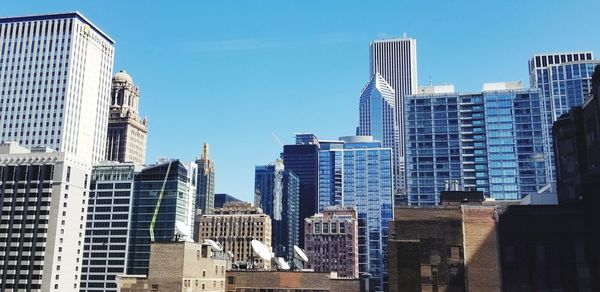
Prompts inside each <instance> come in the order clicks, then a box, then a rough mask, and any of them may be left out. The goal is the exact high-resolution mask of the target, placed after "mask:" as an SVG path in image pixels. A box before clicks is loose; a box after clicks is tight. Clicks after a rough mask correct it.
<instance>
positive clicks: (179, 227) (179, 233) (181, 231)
mask: <svg viewBox="0 0 600 292" xmlns="http://www.w3.org/2000/svg"><path fill="white" fill-rule="evenodd" d="M190 234H191V230H190V228H189V227H188V226H187V225H186V224H185V223H183V222H181V221H177V222H175V241H179V239H180V238H181V239H183V240H184V241H188V242H192V241H193V240H192V239H191V238H190Z"/></svg>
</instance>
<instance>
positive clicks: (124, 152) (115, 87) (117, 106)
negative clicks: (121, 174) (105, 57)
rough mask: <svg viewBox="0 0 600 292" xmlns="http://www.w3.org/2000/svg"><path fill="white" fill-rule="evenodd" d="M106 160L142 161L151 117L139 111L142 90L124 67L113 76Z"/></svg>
mask: <svg viewBox="0 0 600 292" xmlns="http://www.w3.org/2000/svg"><path fill="white" fill-rule="evenodd" d="M110 96H111V102H110V116H109V119H108V136H107V150H106V159H107V160H111V161H120V162H125V161H133V162H135V163H139V164H143V163H144V161H145V154H146V136H147V134H148V120H147V119H146V118H144V119H142V118H141V117H140V115H139V112H138V106H139V99H140V89H139V88H138V87H137V86H136V85H135V84H133V78H131V76H130V75H129V74H127V72H125V71H124V70H121V71H119V72H118V73H117V74H115V75H114V76H113V78H112V89H111V94H110Z"/></svg>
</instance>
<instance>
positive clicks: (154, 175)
mask: <svg viewBox="0 0 600 292" xmlns="http://www.w3.org/2000/svg"><path fill="white" fill-rule="evenodd" d="M196 172H197V166H196V164H195V163H190V164H184V163H182V162H181V161H179V160H170V161H162V162H160V163H157V164H155V165H152V166H148V167H146V168H144V169H143V170H142V171H141V172H139V173H137V174H136V175H135V178H134V193H133V204H132V208H131V222H130V225H129V226H130V232H129V250H128V258H127V274H131V275H146V274H147V272H148V265H149V259H150V243H151V242H165V241H173V239H174V238H175V234H176V233H178V234H180V235H184V236H187V237H189V238H193V237H192V236H193V230H194V210H195V202H196V200H195V199H196ZM177 222H181V223H183V224H179V226H184V227H185V228H184V230H178V229H177V228H176V226H177ZM179 229H181V228H179Z"/></svg>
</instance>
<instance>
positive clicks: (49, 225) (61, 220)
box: [0, 142, 90, 291]
mask: <svg viewBox="0 0 600 292" xmlns="http://www.w3.org/2000/svg"><path fill="white" fill-rule="evenodd" d="M88 165H89V162H88V161H82V160H80V159H79V157H77V156H75V155H72V154H68V153H64V152H56V151H54V150H52V149H49V148H46V147H32V148H31V150H29V149H26V148H24V147H21V146H19V144H18V143H17V142H10V143H0V202H3V204H2V205H0V214H1V217H0V218H1V219H2V221H1V223H0V265H1V266H2V267H3V268H2V270H0V291H79V276H80V274H81V266H82V258H83V240H84V232H85V216H86V213H87V212H86V211H87V208H86V206H87V199H88V198H87V196H86V191H87V189H88V183H89V174H90V169H89V166H88Z"/></svg>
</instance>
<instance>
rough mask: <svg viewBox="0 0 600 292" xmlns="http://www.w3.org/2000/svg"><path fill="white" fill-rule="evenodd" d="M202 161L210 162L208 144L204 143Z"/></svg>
mask: <svg viewBox="0 0 600 292" xmlns="http://www.w3.org/2000/svg"><path fill="white" fill-rule="evenodd" d="M202 160H208V144H207V143H204V144H203V145H202Z"/></svg>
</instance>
